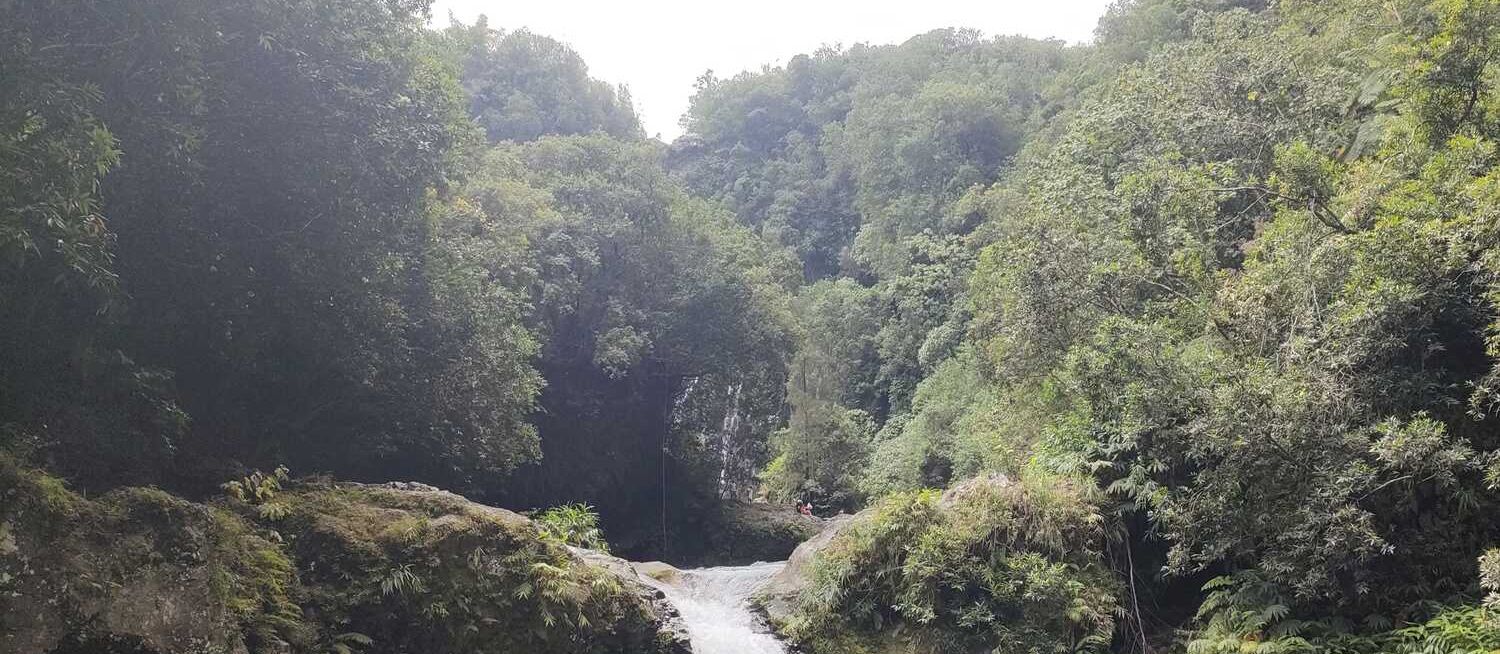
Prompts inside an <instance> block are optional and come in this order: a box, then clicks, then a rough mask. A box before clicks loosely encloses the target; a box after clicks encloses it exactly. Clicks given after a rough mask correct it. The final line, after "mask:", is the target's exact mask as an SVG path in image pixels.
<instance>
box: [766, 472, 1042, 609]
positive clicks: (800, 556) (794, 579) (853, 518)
mask: <svg viewBox="0 0 1500 654" xmlns="http://www.w3.org/2000/svg"><path fill="white" fill-rule="evenodd" d="M1012 483H1014V482H1012V481H1011V480H1010V478H1009V477H1006V476H1005V475H1002V474H998V473H996V474H990V475H983V476H980V477H975V478H973V479H967V480H964V481H962V482H959V483H958V484H957V485H955V486H953V487H952V488H950V489H948V490H947V491H944V492H943V495H942V497H941V498H939V499H938V507H939V508H941V509H950V508H951V507H953V506H954V505H956V504H959V503H960V502H962V501H963V499H964V498H966V497H968V496H969V495H971V494H974V493H977V492H985V491H988V490H992V489H994V488H996V487H1003V486H1009V485H1011V484H1012ZM871 513H872V510H871V509H865V510H863V511H860V512H859V513H856V514H854V515H848V514H840V515H837V516H834V517H833V518H830V519H828V520H825V521H823V522H824V524H823V530H822V531H820V532H818V534H817V535H816V536H813V537H812V538H809V539H808V540H806V541H805V542H803V543H802V544H801V545H798V546H797V549H796V550H794V551H793V552H792V555H791V558H789V559H788V560H787V564H786V567H785V568H782V569H781V571H780V572H778V573H776V574H775V575H774V576H772V577H771V578H770V579H769V580H767V581H766V584H765V585H764V586H761V588H760V589H758V590H757V591H756V593H755V605H756V606H757V607H758V608H759V609H760V610H761V611H762V612H764V613H765V615H766V618H767V619H768V620H770V621H771V622H772V623H773V624H779V623H781V622H783V621H785V620H786V618H787V617H788V616H790V615H791V613H792V610H793V609H794V608H795V606H796V602H797V596H798V595H800V594H801V593H802V589H804V588H806V587H807V585H808V583H809V582H810V581H811V580H812V562H813V559H814V558H815V557H816V556H817V555H818V553H819V552H821V551H823V549H824V548H826V547H827V546H828V544H829V543H830V542H832V541H833V539H834V537H836V536H838V534H839V533H840V532H842V531H843V530H844V529H845V528H847V527H848V526H849V525H850V524H853V523H855V522H858V521H861V520H865V519H868V517H869V516H870V515H871Z"/></svg>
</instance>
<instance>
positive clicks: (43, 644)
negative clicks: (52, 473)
mask: <svg viewBox="0 0 1500 654" xmlns="http://www.w3.org/2000/svg"><path fill="white" fill-rule="evenodd" d="M684 634H685V630H684V629H683V627H682V625H681V623H680V620H679V619H677V617H676V613H675V611H674V610H672V608H671V607H670V606H669V605H667V603H666V602H665V601H664V600H663V599H662V597H661V596H660V594H659V593H657V592H656V591H655V590H654V589H651V588H650V587H649V586H647V585H646V584H644V583H642V582H641V580H640V579H639V578H638V577H637V576H636V575H635V572H634V570H633V569H631V568H630V566H629V565H628V564H625V563H624V562H620V561H618V560H611V557H607V556H605V555H602V554H597V553H581V552H576V551H570V550H569V549H568V548H567V547H565V546H564V545H562V544H560V543H556V542H553V541H551V540H550V539H548V538H545V537H543V536H542V535H541V533H540V532H539V531H538V530H537V528H536V527H535V526H534V525H533V524H532V523H531V522H530V521H529V520H528V519H526V518H525V517H523V516H521V515H518V514H516V513H513V512H510V511H506V510H504V509H498V508H494V507H489V506H484V505H482V504H476V503H474V502H470V501H468V500H466V499H464V498H463V497H460V496H458V495H454V494H452V493H446V492H443V491H439V490H437V489H434V488H431V487H427V486H421V485H417V484H399V485H390V486H386V485H381V486H371V485H359V484H334V483H328V482H323V483H304V484H295V485H292V486H291V487H290V488H287V489H285V490H280V491H278V492H275V493H274V494H267V495H264V496H262V495H257V496H256V497H255V498H254V500H253V501H252V502H245V501H241V500H231V499H225V500H221V501H214V502H211V503H206V504H205V503H195V502H189V501H187V500H184V499H181V498H178V497H174V496H172V495H169V494H167V493H164V492H162V491H159V490H154V489H124V490H119V491H115V492H113V493H110V494H108V495H105V496H102V497H100V498H98V499H88V498H84V497H82V496H80V495H78V494H76V493H73V492H72V491H69V490H68V489H67V488H66V487H64V485H63V484H62V483H61V482H59V481H57V480H56V479H53V478H51V477H48V476H47V475H45V474H42V473H39V472H36V471H33V470H28V469H25V468H23V467H20V466H18V465H16V464H15V463H14V462H12V461H10V460H8V459H4V458H0V654H10V653H18V654H19V653H23V652H24V653H26V654H33V653H35V654H100V653H104V652H108V653H110V654H117V653H130V654H240V653H249V652H254V653H256V654H260V653H262V652H268V653H281V652H286V653H290V652H301V651H359V652H363V653H365V654H381V653H384V652H391V653H395V652H412V651H426V652H495V653H502V652H537V653H556V654H584V653H585V652H587V653H601V654H611V653H613V654H625V653H630V654H636V653H657V654H688V652H689V651H690V648H689V646H688V644H687V641H686V639H685V635H684Z"/></svg>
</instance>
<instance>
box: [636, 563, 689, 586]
mask: <svg viewBox="0 0 1500 654" xmlns="http://www.w3.org/2000/svg"><path fill="white" fill-rule="evenodd" d="M630 565H631V567H634V568H635V571H636V572H638V573H640V574H641V575H643V576H646V577H650V578H652V579H655V580H657V581H660V582H662V583H664V584H675V583H677V582H678V580H680V579H681V578H682V571H681V570H678V569H677V568H676V567H675V566H673V565H671V564H670V563H662V562H661V561H647V562H645V563H632V564H630Z"/></svg>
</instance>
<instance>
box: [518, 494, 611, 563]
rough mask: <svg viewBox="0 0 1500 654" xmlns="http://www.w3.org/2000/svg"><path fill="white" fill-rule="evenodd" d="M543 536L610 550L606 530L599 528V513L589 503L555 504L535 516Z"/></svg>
mask: <svg viewBox="0 0 1500 654" xmlns="http://www.w3.org/2000/svg"><path fill="white" fill-rule="evenodd" d="M534 520H536V523H537V527H538V529H540V530H541V532H542V537H543V538H550V539H552V540H555V541H557V542H559V543H563V544H566V545H573V546H575V547H585V548H588V549H591V550H599V551H600V552H605V553H608V552H609V543H608V542H606V541H605V540H604V531H603V530H602V529H600V528H599V514H598V513H597V512H595V511H594V507H592V506H589V505H587V504H564V505H562V506H554V507H552V508H550V509H547V510H546V511H543V512H541V513H539V514H537V515H536V517H535V518H534Z"/></svg>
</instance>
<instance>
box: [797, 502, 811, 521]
mask: <svg viewBox="0 0 1500 654" xmlns="http://www.w3.org/2000/svg"><path fill="white" fill-rule="evenodd" d="M797 512H798V513H801V514H802V515H805V516H807V517H809V518H811V517H812V502H807V503H802V502H798V503H797Z"/></svg>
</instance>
